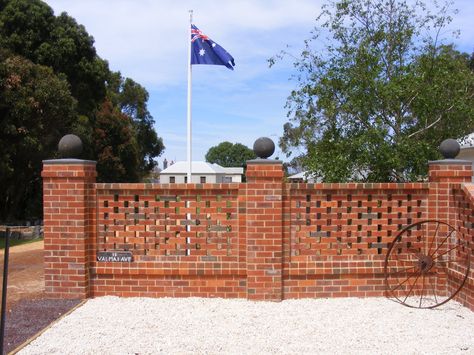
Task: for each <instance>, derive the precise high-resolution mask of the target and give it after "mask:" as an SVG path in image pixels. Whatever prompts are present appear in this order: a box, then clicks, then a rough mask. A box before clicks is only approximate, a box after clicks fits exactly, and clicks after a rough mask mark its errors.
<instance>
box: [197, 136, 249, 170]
mask: <svg viewBox="0 0 474 355" xmlns="http://www.w3.org/2000/svg"><path fill="white" fill-rule="evenodd" d="M256 157H257V156H256V155H255V153H254V152H253V150H252V149H250V148H248V147H246V146H245V145H243V144H240V143H235V144H232V143H230V142H222V143H219V144H218V145H216V146H215V147H211V148H210V149H209V150H208V151H207V153H206V161H207V162H209V163H216V164H219V165H221V166H224V167H244V166H245V165H246V162H247V160H250V159H255V158H256Z"/></svg>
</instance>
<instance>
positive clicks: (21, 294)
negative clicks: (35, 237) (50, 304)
mask: <svg viewBox="0 0 474 355" xmlns="http://www.w3.org/2000/svg"><path fill="white" fill-rule="evenodd" d="M43 247H44V243H43V241H38V242H35V243H29V244H23V245H18V246H15V247H12V248H10V255H9V263H8V293H7V308H8V309H11V307H12V306H13V305H14V304H15V303H17V302H18V301H20V300H27V299H30V300H31V299H39V298H43V297H44V269H43V253H44V251H43ZM3 256H4V250H2V252H1V256H0V262H1V266H0V270H1V272H2V277H3ZM0 289H1V285H0Z"/></svg>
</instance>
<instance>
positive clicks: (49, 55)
mask: <svg viewBox="0 0 474 355" xmlns="http://www.w3.org/2000/svg"><path fill="white" fill-rule="evenodd" d="M0 45H1V46H2V47H3V48H8V49H10V50H11V51H12V52H14V53H16V54H19V55H21V56H23V57H25V58H27V59H29V60H31V61H32V62H34V63H36V64H42V65H46V66H49V67H51V68H53V70H54V71H55V72H56V73H62V74H64V75H66V77H67V80H68V82H69V85H70V89H71V93H72V95H73V96H74V97H75V98H76V100H77V102H78V106H77V110H78V112H79V113H80V114H83V115H90V113H91V112H92V111H93V110H95V109H96V108H97V107H98V106H99V105H100V104H101V103H102V101H103V100H104V98H105V93H106V89H105V81H106V79H107V75H108V73H109V69H108V64H107V62H105V61H104V60H102V59H101V58H99V57H98V56H97V54H96V50H95V48H94V39H93V38H92V36H90V35H89V34H88V33H87V31H86V29H85V28H84V26H82V25H78V24H77V22H76V20H74V19H73V18H72V17H70V16H68V15H67V14H66V13H62V14H60V15H59V16H57V17H56V16H54V13H53V10H52V9H51V7H49V6H48V5H47V4H46V3H44V2H42V1H39V0H10V1H4V2H2V3H0Z"/></svg>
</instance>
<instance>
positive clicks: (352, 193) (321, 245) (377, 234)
mask: <svg viewBox="0 0 474 355" xmlns="http://www.w3.org/2000/svg"><path fill="white" fill-rule="evenodd" d="M373 185H375V184H371V185H370V187H367V186H365V185H363V184H360V186H358V187H357V188H353V189H344V188H341V189H327V188H324V185H322V184H315V185H309V184H308V185H303V186H302V187H299V188H295V189H292V190H291V202H290V203H291V206H290V209H291V226H292V227H291V260H292V261H293V260H302V259H303V260H304V259H305V258H306V257H307V256H331V255H342V256H344V255H345V256H351V255H385V253H386V250H387V245H388V243H390V242H391V241H392V240H393V238H394V237H395V236H396V233H397V231H399V230H400V229H402V228H403V227H405V226H407V225H409V224H412V223H415V222H417V221H420V220H421V219H423V218H427V216H426V207H427V191H426V190H423V189H421V190H420V189H418V190H416V189H404V188H396V184H393V185H395V186H393V187H394V188H389V189H377V188H374V187H373ZM385 185H388V184H385ZM302 257H303V258H302Z"/></svg>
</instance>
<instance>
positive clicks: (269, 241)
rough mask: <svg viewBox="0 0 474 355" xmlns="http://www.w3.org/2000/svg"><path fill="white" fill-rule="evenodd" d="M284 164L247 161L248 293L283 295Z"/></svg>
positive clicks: (261, 297) (257, 297) (266, 297)
mask: <svg viewBox="0 0 474 355" xmlns="http://www.w3.org/2000/svg"><path fill="white" fill-rule="evenodd" d="M282 179H283V167H282V164H281V162H279V161H259V160H254V161H250V162H248V164H247V184H246V194H245V196H246V204H247V208H246V218H247V297H248V298H249V299H253V300H271V301H280V300H281V299H282V267H283V265H282V264H283V240H282V233H283V221H282V212H283V205H282V204H283V201H282V200H283V198H282V196H283V183H282Z"/></svg>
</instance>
